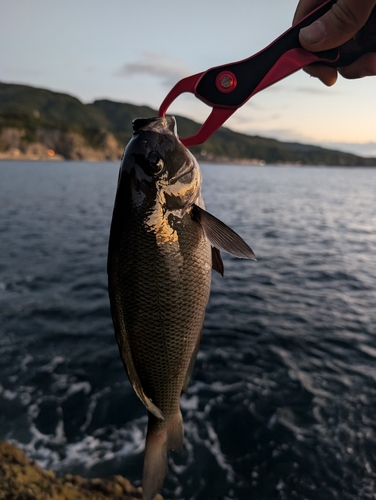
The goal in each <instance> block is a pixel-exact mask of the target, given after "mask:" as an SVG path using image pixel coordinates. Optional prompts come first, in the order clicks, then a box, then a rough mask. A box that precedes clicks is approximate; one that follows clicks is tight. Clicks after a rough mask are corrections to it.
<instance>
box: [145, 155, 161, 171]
mask: <svg viewBox="0 0 376 500" xmlns="http://www.w3.org/2000/svg"><path fill="white" fill-rule="evenodd" d="M147 159H148V162H149V165H150V168H151V169H152V171H153V172H154V173H156V174H160V173H161V172H162V170H163V169H164V165H165V163H164V160H163V158H162V157H161V156H160V155H159V154H158V153H156V152H155V151H152V152H151V153H149V154H148V158H147Z"/></svg>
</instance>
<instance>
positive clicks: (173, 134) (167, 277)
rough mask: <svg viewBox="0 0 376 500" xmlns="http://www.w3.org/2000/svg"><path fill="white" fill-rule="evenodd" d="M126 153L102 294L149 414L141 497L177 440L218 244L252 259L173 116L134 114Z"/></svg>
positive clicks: (148, 499)
mask: <svg viewBox="0 0 376 500" xmlns="http://www.w3.org/2000/svg"><path fill="white" fill-rule="evenodd" d="M132 124H133V136H132V138H131V140H130V142H129V143H128V145H127V146H126V148H125V150H124V154H123V157H122V160H121V164H120V171H119V178H118V185H117V191H116V196H115V203H114V209H113V215H112V222H111V228H110V237H109V246H108V264H107V271H108V292H109V299H110V306H111V315H112V320H113V325H114V331H115V336H116V340H117V343H118V347H119V351H120V356H121V358H122V361H123V364H124V367H125V370H126V372H127V375H128V378H129V380H130V383H131V385H132V387H133V389H134V391H135V393H136V394H137V396H138V397H139V399H140V400H141V401H142V403H143V404H144V405H145V407H146V409H147V411H148V427H147V433H146V444H145V456H144V467H143V479H142V489H143V497H142V498H143V500H152V498H154V496H155V494H156V493H157V492H158V491H159V490H160V488H161V486H162V484H163V480H164V478H165V476H166V474H167V451H168V450H169V449H172V450H176V451H179V450H181V448H182V446H183V435H184V431H183V420H182V415H181V411H180V396H181V394H182V392H183V391H186V390H187V387H188V384H189V380H190V378H191V375H192V371H193V367H194V363H195V359H196V356H197V352H198V349H199V344H200V340H201V336H202V329H203V323H204V315H205V309H206V306H207V303H208V300H209V294H210V286H211V274H212V268H213V269H215V270H216V271H218V272H219V273H221V274H222V275H223V272H224V268H223V261H222V258H221V255H220V250H225V251H227V252H229V253H231V254H233V255H235V256H237V257H243V258H248V259H254V260H255V259H256V257H255V254H254V253H253V251H252V249H251V248H250V247H249V246H248V244H247V243H246V242H245V241H244V240H243V239H242V238H241V237H240V236H238V235H237V234H236V233H235V232H234V231H233V230H232V229H230V228H229V227H228V226H226V224H224V223H223V222H221V221H220V220H219V219H217V218H216V217H214V216H213V215H211V214H210V213H209V212H207V211H206V210H205V206H204V202H203V198H202V194H201V185H202V175H201V170H200V167H199V165H198V163H197V161H196V159H195V157H194V156H193V154H192V153H191V152H190V151H189V150H188V149H187V148H186V147H185V146H184V145H183V144H182V143H181V142H180V141H179V138H178V134H177V127H176V120H175V118H174V117H172V116H167V117H154V118H137V119H136V120H134V121H133V122H132Z"/></svg>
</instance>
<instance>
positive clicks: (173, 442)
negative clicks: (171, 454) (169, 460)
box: [166, 409, 184, 451]
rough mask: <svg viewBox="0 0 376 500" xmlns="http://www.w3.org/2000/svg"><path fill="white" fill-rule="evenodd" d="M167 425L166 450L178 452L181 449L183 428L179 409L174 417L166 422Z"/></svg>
mask: <svg viewBox="0 0 376 500" xmlns="http://www.w3.org/2000/svg"><path fill="white" fill-rule="evenodd" d="M166 425H167V448H168V449H169V450H174V451H180V450H181V449H182V447H183V439H184V428H183V418H182V416H181V412H180V409H179V410H178V411H177V412H176V413H175V415H174V417H173V418H172V419H171V420H169V421H168V422H166Z"/></svg>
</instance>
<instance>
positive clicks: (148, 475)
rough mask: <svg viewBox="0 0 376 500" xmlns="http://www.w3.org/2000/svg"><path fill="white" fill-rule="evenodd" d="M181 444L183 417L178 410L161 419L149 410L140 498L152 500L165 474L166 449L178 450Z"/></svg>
mask: <svg viewBox="0 0 376 500" xmlns="http://www.w3.org/2000/svg"><path fill="white" fill-rule="evenodd" d="M182 446H183V419H182V416H181V413H180V410H178V412H177V413H176V414H175V415H174V417H173V418H172V419H169V420H168V421H163V420H160V419H158V418H156V417H155V416H154V415H153V414H152V413H150V412H149V422H148V431H147V435H146V444H145V459H144V472H143V478H142V490H143V495H142V500H152V499H153V498H154V496H155V495H156V494H157V492H158V491H159V489H160V488H161V486H162V484H163V480H164V478H165V476H166V474H167V449H173V450H177V451H179V450H180V449H181V447H182Z"/></svg>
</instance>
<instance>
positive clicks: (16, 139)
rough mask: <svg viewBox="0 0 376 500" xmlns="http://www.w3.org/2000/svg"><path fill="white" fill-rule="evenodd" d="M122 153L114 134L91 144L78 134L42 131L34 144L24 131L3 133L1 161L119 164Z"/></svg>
mask: <svg viewBox="0 0 376 500" xmlns="http://www.w3.org/2000/svg"><path fill="white" fill-rule="evenodd" d="M122 152H123V147H120V146H119V145H118V142H117V140H116V139H115V137H114V136H113V134H111V133H109V132H107V131H104V130H103V131H99V132H97V133H96V134H95V137H92V138H91V141H89V140H87V139H85V137H83V136H82V135H81V134H78V133H77V132H72V131H67V132H64V131H62V130H57V129H38V130H37V131H36V134H35V137H33V140H30V138H29V137H28V135H27V131H25V130H22V129H17V128H11V127H7V128H3V129H2V130H1V131H0V160H87V161H106V160H112V161H116V160H119V159H120V158H121V155H122Z"/></svg>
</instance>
